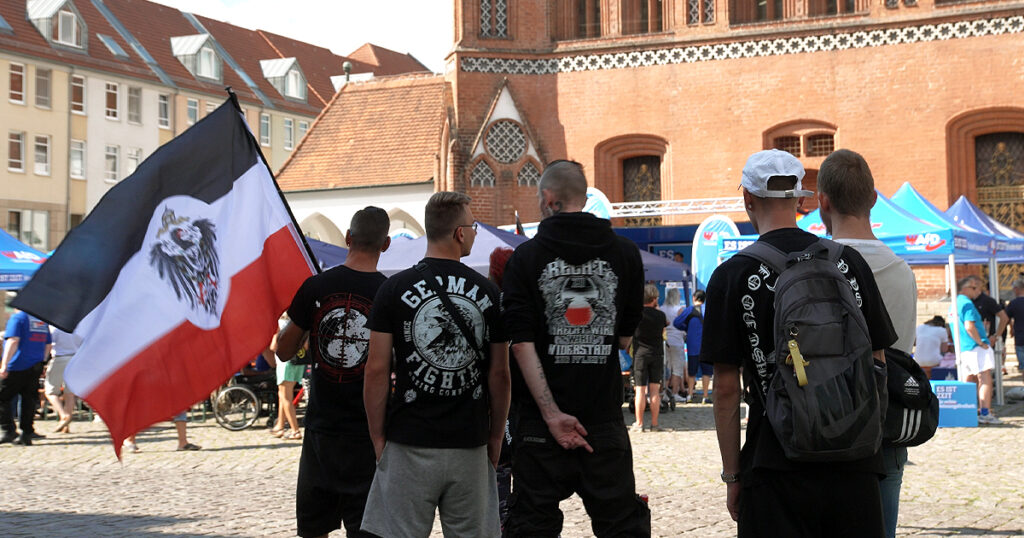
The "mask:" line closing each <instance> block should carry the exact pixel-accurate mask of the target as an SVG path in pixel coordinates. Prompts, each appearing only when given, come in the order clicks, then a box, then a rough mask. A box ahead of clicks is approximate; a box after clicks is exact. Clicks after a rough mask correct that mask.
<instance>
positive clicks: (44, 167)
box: [7, 131, 142, 182]
mask: <svg viewBox="0 0 1024 538" xmlns="http://www.w3.org/2000/svg"><path fill="white" fill-rule="evenodd" d="M26 136H27V135H26V134H25V133H24V132H21V131H11V132H10V133H8V134H7V170H9V171H11V172H25V170H26V168H27V162H26V161H27V156H26V149H28V148H26V146H27V144H28V143H29V141H28V140H27V138H26ZM50 142H51V138H50V136H49V135H35V136H33V137H32V141H31V143H32V147H31V153H32V157H33V158H32V173H34V174H35V175H37V176H48V175H50V173H51V164H52V155H53V153H52V149H51V143H50ZM85 155H86V151H85V141H84V140H72V141H71V145H70V148H69V151H68V174H69V175H70V176H71V177H73V178H76V179H85ZM124 156H125V159H124V169H123V170H122V169H121V146H117V145H112V144H107V145H106V146H105V148H104V159H105V161H104V163H105V164H104V174H103V178H104V179H105V180H107V181H111V182H113V181H118V180H119V179H121V178H122V177H127V176H130V175H132V174H133V173H134V172H135V169H136V168H138V167H139V164H140V163H142V148H136V147H129V148H127V149H126V150H125V154H124ZM122 172H123V175H122Z"/></svg>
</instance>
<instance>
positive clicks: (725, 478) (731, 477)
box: [722, 471, 740, 484]
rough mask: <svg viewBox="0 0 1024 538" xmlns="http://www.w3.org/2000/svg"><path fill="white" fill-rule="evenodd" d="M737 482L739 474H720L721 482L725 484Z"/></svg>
mask: <svg viewBox="0 0 1024 538" xmlns="http://www.w3.org/2000/svg"><path fill="white" fill-rule="evenodd" d="M739 481H740V475H739V473H726V472H724V471H723V472H722V482H725V483H726V484H735V483H736V482H739Z"/></svg>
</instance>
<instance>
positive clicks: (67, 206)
mask: <svg viewBox="0 0 1024 538" xmlns="http://www.w3.org/2000/svg"><path fill="white" fill-rule="evenodd" d="M68 65H70V66H71V72H69V73H68V100H67V105H68V132H67V136H66V137H65V140H66V141H67V152H66V153H65V155H67V159H68V161H67V173H66V174H65V176H64V182H65V185H64V237H67V236H68V233H69V232H71V92H72V91H73V90H72V89H71V81H72V80H73V78H74V76H75V66H74V65H73V64H68ZM86 143H88V140H87V141H86ZM87 147H88V146H87ZM83 157H84V155H83ZM86 162H88V160H86ZM83 168H84V167H83ZM82 172H86V170H84V169H83V170H82ZM86 173H87V172H86ZM86 181H88V180H86Z"/></svg>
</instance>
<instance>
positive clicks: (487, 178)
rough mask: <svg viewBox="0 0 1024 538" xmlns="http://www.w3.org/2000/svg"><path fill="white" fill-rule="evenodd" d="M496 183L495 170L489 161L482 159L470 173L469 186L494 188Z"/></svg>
mask: <svg viewBox="0 0 1024 538" xmlns="http://www.w3.org/2000/svg"><path fill="white" fill-rule="evenodd" d="M494 183H495V176H494V170H493V169H491V165H489V164H487V161H485V160H483V159H480V161H479V162H477V163H476V166H474V167H473V171H472V172H470V173H469V184H470V185H472V186H474V187H493V186H494Z"/></svg>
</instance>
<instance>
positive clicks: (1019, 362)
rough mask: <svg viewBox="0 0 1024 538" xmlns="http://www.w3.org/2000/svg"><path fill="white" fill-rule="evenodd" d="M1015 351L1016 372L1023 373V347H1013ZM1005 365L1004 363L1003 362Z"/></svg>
mask: <svg viewBox="0 0 1024 538" xmlns="http://www.w3.org/2000/svg"><path fill="white" fill-rule="evenodd" d="M1014 347H1015V348H1016V349H1017V371H1018V372H1024V346H1014ZM1004 364H1005V361H1004Z"/></svg>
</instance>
